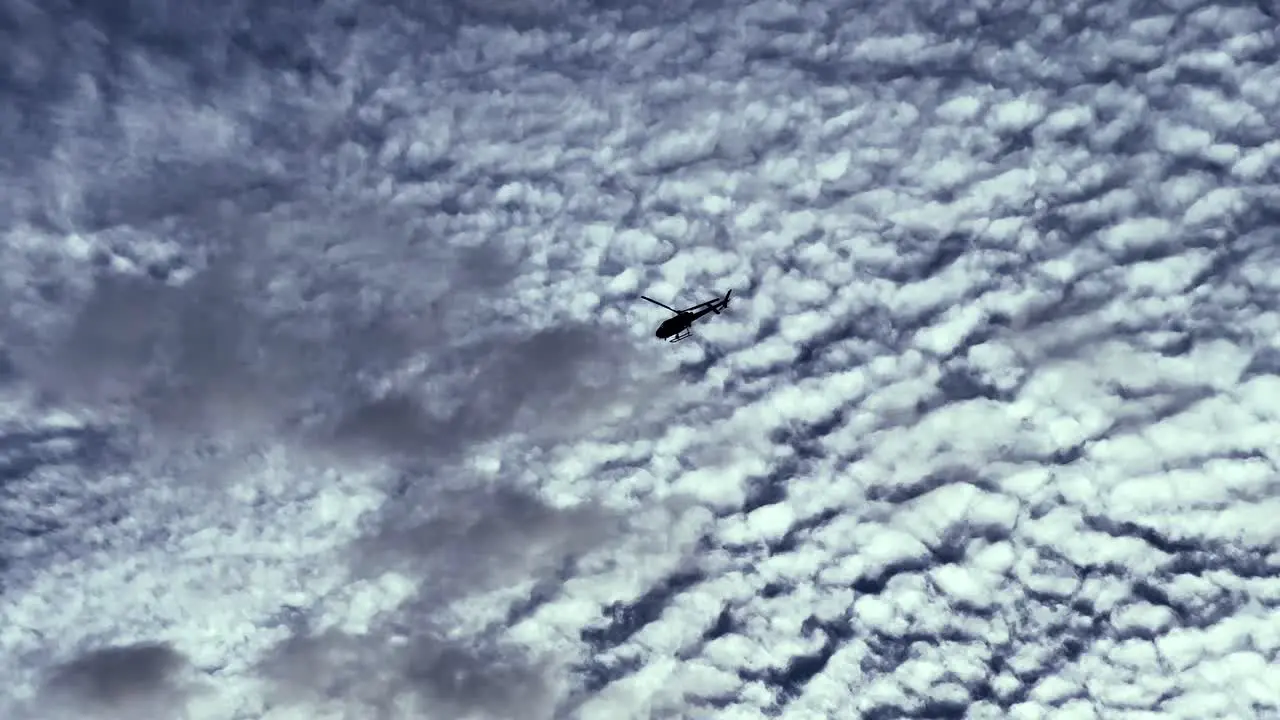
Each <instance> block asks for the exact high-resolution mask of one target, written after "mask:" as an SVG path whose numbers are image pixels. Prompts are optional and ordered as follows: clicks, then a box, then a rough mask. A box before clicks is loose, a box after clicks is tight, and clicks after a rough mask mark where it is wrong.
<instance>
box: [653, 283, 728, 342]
mask: <svg viewBox="0 0 1280 720" xmlns="http://www.w3.org/2000/svg"><path fill="white" fill-rule="evenodd" d="M732 293H733V290H729V292H726V293H725V294H724V297H722V298H716V299H714V300H708V301H706V302H704V303H698V304H697V305H694V306H693V307H688V308H685V309H684V310H677V309H675V308H673V307H671V306H670V305H664V304H662V303H660V302H658V301H657V300H654V299H653V298H651V297H647V296H645V295H641V296H640V299H641V300H648V301H649V302H651V303H653V304H654V305H657V306H658V307H663V308H666V309H667V310H670V311H671V312H673V313H675V317H669V318H667V319H666V320H663V321H662V324H661V325H659V326H658V330H657V332H655V333H654V334H653V335H654V337H657V338H660V339H662V340H666V341H667V342H680V341H681V340H684V339H685V338H687V337H689V336H690V335H692V334H693V329H692V327H691V326H692V325H693V323H694V321H696V320H697V319H698V318H700V317H702V316H703V315H706V314H707V313H715V314H717V315H719V314H720V312H721V311H722V310H724V309H725V308H727V307H729V295H731V294H732Z"/></svg>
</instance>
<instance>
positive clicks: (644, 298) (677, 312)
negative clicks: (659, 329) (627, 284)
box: [640, 295, 680, 315]
mask: <svg viewBox="0 0 1280 720" xmlns="http://www.w3.org/2000/svg"><path fill="white" fill-rule="evenodd" d="M640 299H641V300H648V301H649V302H651V303H653V304H654V305H657V306H658V307H664V308H666V309H668V310H670V311H671V312H673V313H675V314H677V315H679V314H680V311H679V310H677V309H675V308H673V307H671V306H670V305H663V304H662V303H660V302H658V301H657V300H654V299H653V298H651V297H648V296H645V295H641V296H640Z"/></svg>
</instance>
